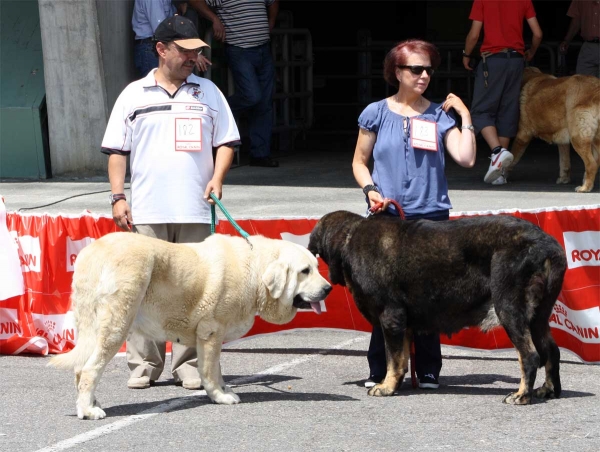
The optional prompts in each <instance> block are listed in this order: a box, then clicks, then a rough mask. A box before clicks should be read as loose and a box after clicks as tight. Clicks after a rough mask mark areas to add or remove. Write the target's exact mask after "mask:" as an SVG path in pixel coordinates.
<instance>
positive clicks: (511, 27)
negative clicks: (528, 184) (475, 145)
mask: <svg viewBox="0 0 600 452" xmlns="http://www.w3.org/2000/svg"><path fill="white" fill-rule="evenodd" d="M469 19H471V20H472V21H473V22H472V23H471V29H470V31H469V34H468V35H467V38H466V41H465V49H464V51H463V66H464V67H465V69H466V70H468V71H472V70H473V68H472V67H471V66H470V65H469V63H470V59H471V55H472V53H473V50H474V49H475V46H476V45H477V41H478V40H479V35H480V34H481V30H482V29H483V31H484V34H483V43H482V44H481V50H480V53H481V56H482V59H481V61H480V62H479V64H478V65H477V68H476V73H475V86H474V88H473V101H472V103H471V115H472V116H473V124H474V125H475V130H476V131H477V132H481V135H482V136H483V139H484V140H485V141H486V143H487V144H488V146H489V147H490V149H491V150H492V155H491V157H490V159H491V162H490V166H489V168H488V171H487V173H486V174H485V176H484V178H483V181H484V182H486V183H494V184H505V183H506V178H505V177H504V175H503V168H505V167H507V166H510V164H511V163H512V161H513V155H512V154H511V153H510V152H509V151H508V145H509V143H510V139H511V138H513V137H514V136H516V134H517V128H518V124H519V96H520V93H521V78H522V77H523V69H524V68H525V61H531V59H532V58H533V56H534V54H535V52H536V50H537V49H538V47H539V45H540V43H541V42H542V29H541V28H540V26H539V24H538V21H537V19H536V17H535V10H534V9H533V5H532V3H531V0H511V1H505V0H475V1H474V2H473V7H472V8H471V14H470V15H469ZM524 20H527V24H528V25H529V28H531V31H532V33H533V38H532V41H531V48H530V49H529V50H527V51H525V43H524V41H523V21H524ZM524 60H525V61H524Z"/></svg>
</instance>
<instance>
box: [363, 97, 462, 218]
mask: <svg viewBox="0 0 600 452" xmlns="http://www.w3.org/2000/svg"><path fill="white" fill-rule="evenodd" d="M411 118H416V119H423V120H426V121H434V122H435V123H437V149H438V150H437V152H433V151H426V150H423V149H419V148H413V147H412V145H411V140H410V137H411V122H410V119H411ZM358 126H359V127H360V128H362V129H365V130H368V131H369V132H373V133H375V134H377V140H376V142H375V147H374V148H373V162H374V163H373V174H372V178H373V182H374V183H375V185H377V187H378V188H379V191H380V192H381V196H383V197H384V198H390V199H393V200H395V201H397V202H398V203H399V204H400V206H401V207H402V209H403V210H404V212H405V214H406V215H407V216H414V215H418V216H420V217H421V216H423V217H427V214H433V215H437V214H440V213H443V212H447V211H448V210H449V209H451V208H452V204H451V203H450V198H449V197H448V181H447V180H446V175H445V174H444V166H445V160H444V154H445V148H444V137H445V136H446V133H447V132H448V130H450V129H451V128H452V127H455V126H456V119H455V116H454V114H453V113H446V112H445V111H444V110H442V104H434V103H433V102H432V103H431V104H430V105H429V108H427V110H425V112H424V113H423V114H421V115H417V116H412V117H410V118H407V117H406V116H402V115H400V114H398V113H394V112H393V111H391V110H390V109H389V107H388V104H387V100H386V99H383V100H381V101H379V102H374V103H372V104H370V105H368V106H367V108H365V109H364V110H363V112H362V113H361V115H360V117H359V118H358ZM392 209H394V213H396V214H398V213H397V212H395V208H394V207H393V206H390V210H392Z"/></svg>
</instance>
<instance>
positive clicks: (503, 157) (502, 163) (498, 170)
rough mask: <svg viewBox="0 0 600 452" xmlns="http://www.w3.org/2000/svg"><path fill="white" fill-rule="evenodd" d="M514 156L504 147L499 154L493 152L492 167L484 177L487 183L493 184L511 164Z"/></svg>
mask: <svg viewBox="0 0 600 452" xmlns="http://www.w3.org/2000/svg"><path fill="white" fill-rule="evenodd" d="M513 158H514V157H513V155H512V154H511V153H510V152H508V150H507V149H504V148H502V149H501V150H500V152H498V153H497V154H492V156H491V157H490V159H491V162H490V167H489V169H488V172H487V173H486V175H485V177H484V178H483V181H484V182H485V183H487V184H491V183H492V182H494V181H495V180H496V179H498V178H499V177H500V176H502V170H503V169H504V168H506V167H507V166H510V164H511V163H512V161H513Z"/></svg>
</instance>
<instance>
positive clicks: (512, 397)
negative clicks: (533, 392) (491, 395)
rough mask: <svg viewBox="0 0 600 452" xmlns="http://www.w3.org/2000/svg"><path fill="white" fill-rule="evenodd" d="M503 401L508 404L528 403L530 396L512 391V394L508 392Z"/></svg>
mask: <svg viewBox="0 0 600 452" xmlns="http://www.w3.org/2000/svg"><path fill="white" fill-rule="evenodd" d="M503 402H504V403H506V404H508V405H529V404H530V403H531V396H529V395H525V394H519V393H518V392H513V393H512V394H508V395H507V396H506V397H505V398H504V400H503Z"/></svg>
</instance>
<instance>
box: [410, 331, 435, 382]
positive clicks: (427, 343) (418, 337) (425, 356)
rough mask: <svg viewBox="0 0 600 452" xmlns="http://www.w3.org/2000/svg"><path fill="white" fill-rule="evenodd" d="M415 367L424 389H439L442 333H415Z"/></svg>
mask: <svg viewBox="0 0 600 452" xmlns="http://www.w3.org/2000/svg"><path fill="white" fill-rule="evenodd" d="M413 341H414V344H415V368H416V372H417V378H418V379H419V387H420V388H422V389H437V388H438V387H439V383H438V378H439V377H440V370H441V369H442V348H441V345H440V335H439V334H437V333H433V334H415V335H414V338H413Z"/></svg>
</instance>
